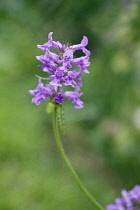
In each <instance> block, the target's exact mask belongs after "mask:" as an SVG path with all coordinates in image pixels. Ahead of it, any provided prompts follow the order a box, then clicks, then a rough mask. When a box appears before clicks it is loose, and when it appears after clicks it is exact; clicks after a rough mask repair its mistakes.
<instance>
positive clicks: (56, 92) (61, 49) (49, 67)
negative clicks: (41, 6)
mask: <svg viewBox="0 0 140 210" xmlns="http://www.w3.org/2000/svg"><path fill="white" fill-rule="evenodd" d="M52 34H53V32H50V33H49V34H48V40H49V41H48V42H47V43H45V44H44V45H37V47H38V48H40V49H42V50H45V54H44V55H40V56H36V59H37V60H39V61H40V62H41V63H42V65H39V67H40V68H41V69H42V71H44V72H46V73H47V77H49V79H50V82H49V83H48V84H46V85H44V84H43V82H42V79H46V78H42V79H41V78H39V80H38V85H37V87H36V89H35V90H30V91H29V93H30V94H31V95H33V96H34V97H33V99H32V103H35V104H36V105H40V104H41V101H42V100H44V101H46V99H47V98H48V99H50V101H51V102H54V103H56V104H62V102H63V101H65V100H67V99H69V100H71V101H72V104H74V107H75V108H76V109H81V108H83V102H82V101H81V100H80V99H79V97H80V96H81V95H82V94H83V93H81V92H80V88H81V86H82V77H81V73H82V72H85V73H89V71H88V70H87V67H88V66H89V65H90V62H89V57H90V51H89V50H87V49H86V45H87V44H88V39H87V37H86V36H84V37H83V39H82V41H81V43H80V44H77V45H70V44H62V43H60V42H59V41H53V38H52ZM50 48H55V49H56V51H57V53H54V52H51V51H50ZM76 50H81V51H82V52H83V53H84V54H85V55H84V56H81V57H79V58H75V57H74V52H75V51H76ZM76 66H77V68H76ZM76 69H77V70H76ZM64 86H70V87H72V88H73V91H64Z"/></svg>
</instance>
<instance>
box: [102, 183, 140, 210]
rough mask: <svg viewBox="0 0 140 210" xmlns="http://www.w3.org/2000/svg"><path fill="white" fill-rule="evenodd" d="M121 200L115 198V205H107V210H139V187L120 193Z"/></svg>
mask: <svg viewBox="0 0 140 210" xmlns="http://www.w3.org/2000/svg"><path fill="white" fill-rule="evenodd" d="M121 194H122V198H117V199H116V200H115V204H109V205H108V206H107V207H106V209H107V210H140V185H136V186H135V187H134V188H133V189H132V190H130V191H128V192H127V191H126V190H122V191H121Z"/></svg>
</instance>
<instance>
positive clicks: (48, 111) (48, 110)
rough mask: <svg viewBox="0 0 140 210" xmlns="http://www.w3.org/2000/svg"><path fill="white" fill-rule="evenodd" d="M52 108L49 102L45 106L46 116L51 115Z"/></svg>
mask: <svg viewBox="0 0 140 210" xmlns="http://www.w3.org/2000/svg"><path fill="white" fill-rule="evenodd" d="M53 108H54V104H53V103H51V102H49V103H48V104H47V107H46V112H47V113H48V114H50V113H52V111H53Z"/></svg>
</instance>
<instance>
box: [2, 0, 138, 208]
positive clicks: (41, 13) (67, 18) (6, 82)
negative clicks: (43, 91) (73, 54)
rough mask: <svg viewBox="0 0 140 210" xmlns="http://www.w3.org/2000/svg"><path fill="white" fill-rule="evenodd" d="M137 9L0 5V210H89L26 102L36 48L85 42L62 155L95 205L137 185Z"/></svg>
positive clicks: (123, 4) (9, 0) (121, 0)
mask: <svg viewBox="0 0 140 210" xmlns="http://www.w3.org/2000/svg"><path fill="white" fill-rule="evenodd" d="M139 4H140V1H139V0H132V1H130V0H118V1H117V0H114V1H113V0H112V1H111V0H106V1H104V0H77V1H72V0H34V1H31V0H2V1H0V46H1V47H0V91H1V97H0V210H55V209H57V210H77V209H82V210H91V209H94V207H93V206H92V203H91V202H90V201H89V200H88V199H87V198H85V197H84V195H83V193H82V192H81V191H80V190H79V189H78V187H77V186H76V184H75V181H74V180H73V178H72V177H71V175H70V174H69V172H68V170H67V168H66V166H65V165H64V163H63V161H62V160H61V158H60V157H59V154H58V151H57V148H56V145H55V141H54V135H53V129H52V116H51V115H47V114H46V112H45V110H46V104H45V103H43V104H42V105H41V106H36V105H34V104H31V103H30V101H31V98H32V97H31V96H30V95H29V94H28V90H29V89H34V88H35V87H36V85H37V78H36V77H35V76H34V75H35V74H38V75H44V74H43V73H42V72H41V70H40V69H39V68H38V67H37V65H39V64H40V62H39V61H37V60H36V59H35V56H36V55H41V54H43V53H44V52H43V51H41V50H40V49H38V48H36V45H37V44H43V43H45V42H47V40H48V39H47V35H48V33H49V32H50V31H53V32H54V35H53V38H54V40H60V41H70V42H71V43H73V44H76V43H80V41H81V39H82V37H83V35H85V36H87V37H88V38H89V45H88V49H89V50H91V59H90V61H91V66H90V67H89V68H88V69H89V70H90V72H91V73H90V75H88V74H84V75H83V84H84V85H83V87H82V91H83V92H84V95H83V96H82V97H81V99H82V100H84V102H85V107H84V109H81V110H75V109H74V108H73V105H71V104H70V103H66V104H64V109H65V117H66V132H65V134H64V135H63V136H62V139H63V143H64V147H65V149H66V153H67V154H68V156H69V158H70V160H71V162H72V164H73V166H74V168H75V169H76V171H77V173H78V175H79V176H80V178H81V180H82V181H83V183H84V184H85V186H86V187H87V188H88V189H89V191H90V192H91V193H92V194H93V195H94V196H95V197H96V198H97V200H99V201H100V202H101V203H102V204H103V205H104V206H105V205H107V204H108V203H111V202H113V201H114V199H115V197H116V196H120V191H121V189H123V188H126V189H127V190H130V189H131V188H132V187H133V186H134V185H135V184H140V140H139V137H140V103H139V102H140V97H139V88H140V81H139V78H140V71H139V67H140V58H139V57H140V7H139V6H140V5H139Z"/></svg>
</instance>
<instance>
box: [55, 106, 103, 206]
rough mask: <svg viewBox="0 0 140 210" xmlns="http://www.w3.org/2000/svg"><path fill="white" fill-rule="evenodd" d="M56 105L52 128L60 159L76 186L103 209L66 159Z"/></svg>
mask: <svg viewBox="0 0 140 210" xmlns="http://www.w3.org/2000/svg"><path fill="white" fill-rule="evenodd" d="M56 111H57V106H55V107H54V114H53V128H54V134H55V140H56V144H57V147H58V150H59V153H60V155H61V157H62V159H63V160H64V162H65V163H66V165H67V167H68V168H69V170H70V172H71V174H72V176H73V177H74V179H75V181H76V183H77V184H78V186H79V187H80V189H81V190H82V191H83V192H84V194H85V195H86V196H87V197H88V198H89V199H90V200H91V201H92V203H93V204H94V205H95V206H96V208H97V209H99V210H104V208H103V207H102V206H101V205H100V203H98V201H96V200H95V198H94V197H93V196H92V195H91V194H90V193H89V192H88V190H87V189H86V188H85V187H84V186H83V184H82V183H81V181H80V179H79V177H78V175H77V173H76V172H75V170H74V169H73V167H72V165H71V163H70V161H69V160H68V158H67V156H66V153H65V151H64V148H63V145H62V142H61V139H60V135H59V130H58V124H57V113H56Z"/></svg>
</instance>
